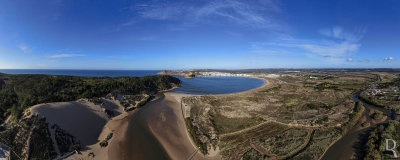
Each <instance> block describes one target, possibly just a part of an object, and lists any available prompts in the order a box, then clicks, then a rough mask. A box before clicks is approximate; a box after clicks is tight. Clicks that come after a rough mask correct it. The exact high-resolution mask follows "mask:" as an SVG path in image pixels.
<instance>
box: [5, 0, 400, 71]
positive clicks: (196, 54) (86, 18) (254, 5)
mask: <svg viewBox="0 0 400 160" xmlns="http://www.w3.org/2000/svg"><path fill="white" fill-rule="evenodd" d="M399 8H400V1H399V0H384V1H383V0H351V1H349V0H323V1H322V0H251V1H249V0H214V1H212V0H182V1H179V0H173V1H171V0H147V1H139V0H135V1H131V0H113V1H103V0H96V1H93V0H92V1H89V0H40V1H35V0H0V69H140V70H143V69H148V70H158V69H162V70H164V69H172V70H180V69H254V68H400V63H399V62H400V60H399V59H400V56H399V55H400V54H399V51H400V36H399V35H400V29H399V28H400V9H399Z"/></svg>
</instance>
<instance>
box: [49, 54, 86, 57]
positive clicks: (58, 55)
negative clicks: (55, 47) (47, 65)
mask: <svg viewBox="0 0 400 160" xmlns="http://www.w3.org/2000/svg"><path fill="white" fill-rule="evenodd" d="M83 56H86V55H84V54H55V55H51V56H50V58H70V57H83Z"/></svg>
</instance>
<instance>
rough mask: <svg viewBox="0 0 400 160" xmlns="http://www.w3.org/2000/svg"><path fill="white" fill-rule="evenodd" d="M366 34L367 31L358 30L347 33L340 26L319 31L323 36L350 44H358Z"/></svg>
mask: <svg viewBox="0 0 400 160" xmlns="http://www.w3.org/2000/svg"><path fill="white" fill-rule="evenodd" d="M365 32H366V29H357V30H356V31H354V32H347V31H345V30H344V29H343V28H342V27H340V26H336V27H333V28H324V29H321V30H320V31H319V33H320V34H321V35H323V36H326V37H329V38H334V39H338V40H344V41H348V42H357V41H359V40H361V39H362V37H363V35H364V34H365Z"/></svg>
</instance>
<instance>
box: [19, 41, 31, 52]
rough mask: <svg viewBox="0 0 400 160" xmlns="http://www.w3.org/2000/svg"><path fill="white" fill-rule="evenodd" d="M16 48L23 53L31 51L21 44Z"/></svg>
mask: <svg viewBox="0 0 400 160" xmlns="http://www.w3.org/2000/svg"><path fill="white" fill-rule="evenodd" d="M18 48H19V49H20V50H21V51H22V52H24V53H31V52H32V49H31V48H30V47H29V46H28V45H26V44H22V43H21V44H19V45H18Z"/></svg>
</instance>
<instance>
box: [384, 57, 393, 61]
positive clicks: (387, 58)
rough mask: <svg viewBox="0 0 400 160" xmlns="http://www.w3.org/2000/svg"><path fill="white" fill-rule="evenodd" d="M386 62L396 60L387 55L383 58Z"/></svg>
mask: <svg viewBox="0 0 400 160" xmlns="http://www.w3.org/2000/svg"><path fill="white" fill-rule="evenodd" d="M383 60H384V61H385V62H388V61H393V60H394V58H393V57H386V58H385V59H383Z"/></svg>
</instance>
